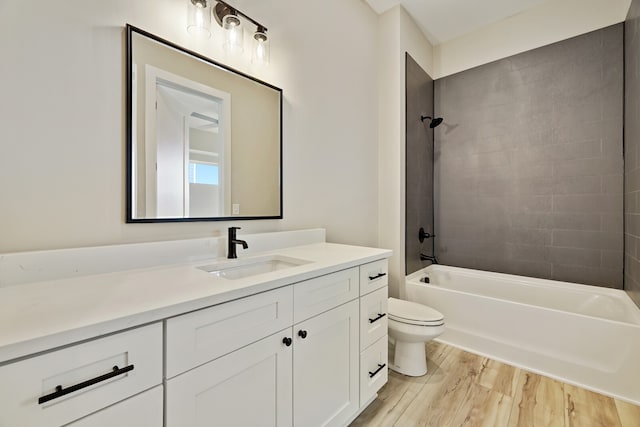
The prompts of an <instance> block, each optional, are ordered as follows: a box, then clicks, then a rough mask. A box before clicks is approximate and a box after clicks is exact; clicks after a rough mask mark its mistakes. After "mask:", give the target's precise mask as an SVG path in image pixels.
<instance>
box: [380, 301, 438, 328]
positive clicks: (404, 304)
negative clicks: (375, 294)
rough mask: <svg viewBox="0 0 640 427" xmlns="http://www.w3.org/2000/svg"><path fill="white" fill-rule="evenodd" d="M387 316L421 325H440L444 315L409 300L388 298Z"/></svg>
mask: <svg viewBox="0 0 640 427" xmlns="http://www.w3.org/2000/svg"><path fill="white" fill-rule="evenodd" d="M388 313H389V318H390V319H393V320H396V321H398V322H402V323H409V324H412V325H423V326H440V325H443V324H444V316H443V315H442V313H440V312H439V311H437V310H434V309H433V308H431V307H427V306H426V305H423V304H418V303H415V302H411V301H404V300H399V299H396V298H389V308H388Z"/></svg>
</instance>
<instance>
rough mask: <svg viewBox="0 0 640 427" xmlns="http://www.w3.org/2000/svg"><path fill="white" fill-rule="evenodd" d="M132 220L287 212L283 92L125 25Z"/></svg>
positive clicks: (263, 216) (255, 216)
mask: <svg viewBox="0 0 640 427" xmlns="http://www.w3.org/2000/svg"><path fill="white" fill-rule="evenodd" d="M127 109H128V111H127V222H177V221H224V220H248V219H280V218H282V89H279V88H277V87H275V86H273V85H270V84H268V83H265V82H263V81H260V80H258V79H256V78H254V77H251V76H249V75H247V74H244V73H241V72H239V71H236V70H234V69H232V68H229V67H227V66H225V65H223V64H220V63H218V62H215V61H213V60H211V59H209V58H206V57H204V56H202V55H200V54H197V53H195V52H192V51H190V50H188V49H185V48H182V47H180V46H177V45H176V44H174V43H172V42H169V41H167V40H164V39H162V38H160V37H157V36H155V35H153V34H150V33H148V32H146V31H144V30H141V29H139V28H136V27H134V26H131V25H127Z"/></svg>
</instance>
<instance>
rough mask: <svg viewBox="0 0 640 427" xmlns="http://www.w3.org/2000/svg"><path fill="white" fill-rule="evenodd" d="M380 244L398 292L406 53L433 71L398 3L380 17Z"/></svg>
mask: <svg viewBox="0 0 640 427" xmlns="http://www.w3.org/2000/svg"><path fill="white" fill-rule="evenodd" d="M378 44H379V59H378V66H379V70H380V74H379V78H378V83H379V89H378V90H379V94H380V100H379V107H380V109H379V122H378V131H379V153H380V154H379V156H380V158H379V163H378V167H379V168H380V176H379V194H380V200H379V207H378V210H379V215H380V217H379V224H378V234H379V245H380V246H381V247H384V248H389V249H392V250H393V256H392V257H391V258H390V259H389V276H390V280H389V294H390V295H391V296H394V297H398V296H403V295H401V294H402V289H403V288H402V286H401V284H402V283H403V282H404V276H405V260H404V258H405V244H404V228H405V170H406V165H405V163H406V157H405V156H406V150H405V147H406V142H405V136H406V135H405V134H406V132H405V114H406V111H405V52H408V53H409V54H410V55H411V56H412V57H413V58H414V59H415V60H416V61H417V62H418V64H420V66H421V67H422V68H424V69H425V71H427V73H428V74H430V75H431V73H432V72H433V47H432V46H431V44H429V42H428V41H427V39H426V38H425V37H424V35H423V34H422V32H421V31H420V30H419V29H418V27H417V25H416V24H415V22H414V21H413V20H412V19H411V17H410V16H409V14H408V13H407V12H406V11H405V10H404V8H403V7H402V6H395V7H393V8H392V9H390V10H388V11H387V12H385V13H383V14H381V15H380V18H379V34H378Z"/></svg>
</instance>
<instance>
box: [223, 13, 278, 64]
mask: <svg viewBox="0 0 640 427" xmlns="http://www.w3.org/2000/svg"><path fill="white" fill-rule="evenodd" d="M213 16H214V17H215V19H216V22H217V23H218V24H219V25H220V26H221V27H222V28H224V30H225V40H224V42H223V46H224V48H225V50H227V51H228V52H242V51H243V48H244V29H243V26H242V22H241V20H240V18H241V17H242V18H244V19H245V20H247V21H249V22H250V23H251V24H253V25H255V26H256V32H255V33H254V35H253V52H252V54H251V62H253V63H256V64H263V65H267V64H269V37H268V36H267V27H265V26H264V25H262V24H261V23H259V22H257V21H256V20H254V19H253V18H251V17H249V16H247V15H246V14H244V13H242V12H241V11H239V10H238V9H236V8H234V7H232V6H230V5H229V4H228V3H226V2H224V1H222V0H217V4H216V5H215V7H214V8H213Z"/></svg>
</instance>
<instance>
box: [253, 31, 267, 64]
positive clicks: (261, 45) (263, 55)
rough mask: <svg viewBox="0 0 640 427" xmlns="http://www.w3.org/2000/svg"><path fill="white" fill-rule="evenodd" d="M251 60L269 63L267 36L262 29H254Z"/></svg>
mask: <svg viewBox="0 0 640 427" xmlns="http://www.w3.org/2000/svg"><path fill="white" fill-rule="evenodd" d="M251 62H253V63H254V64H260V65H269V38H268V37H267V34H266V33H264V32H262V31H256V33H255V34H254V35H253V52H252V54H251Z"/></svg>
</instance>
